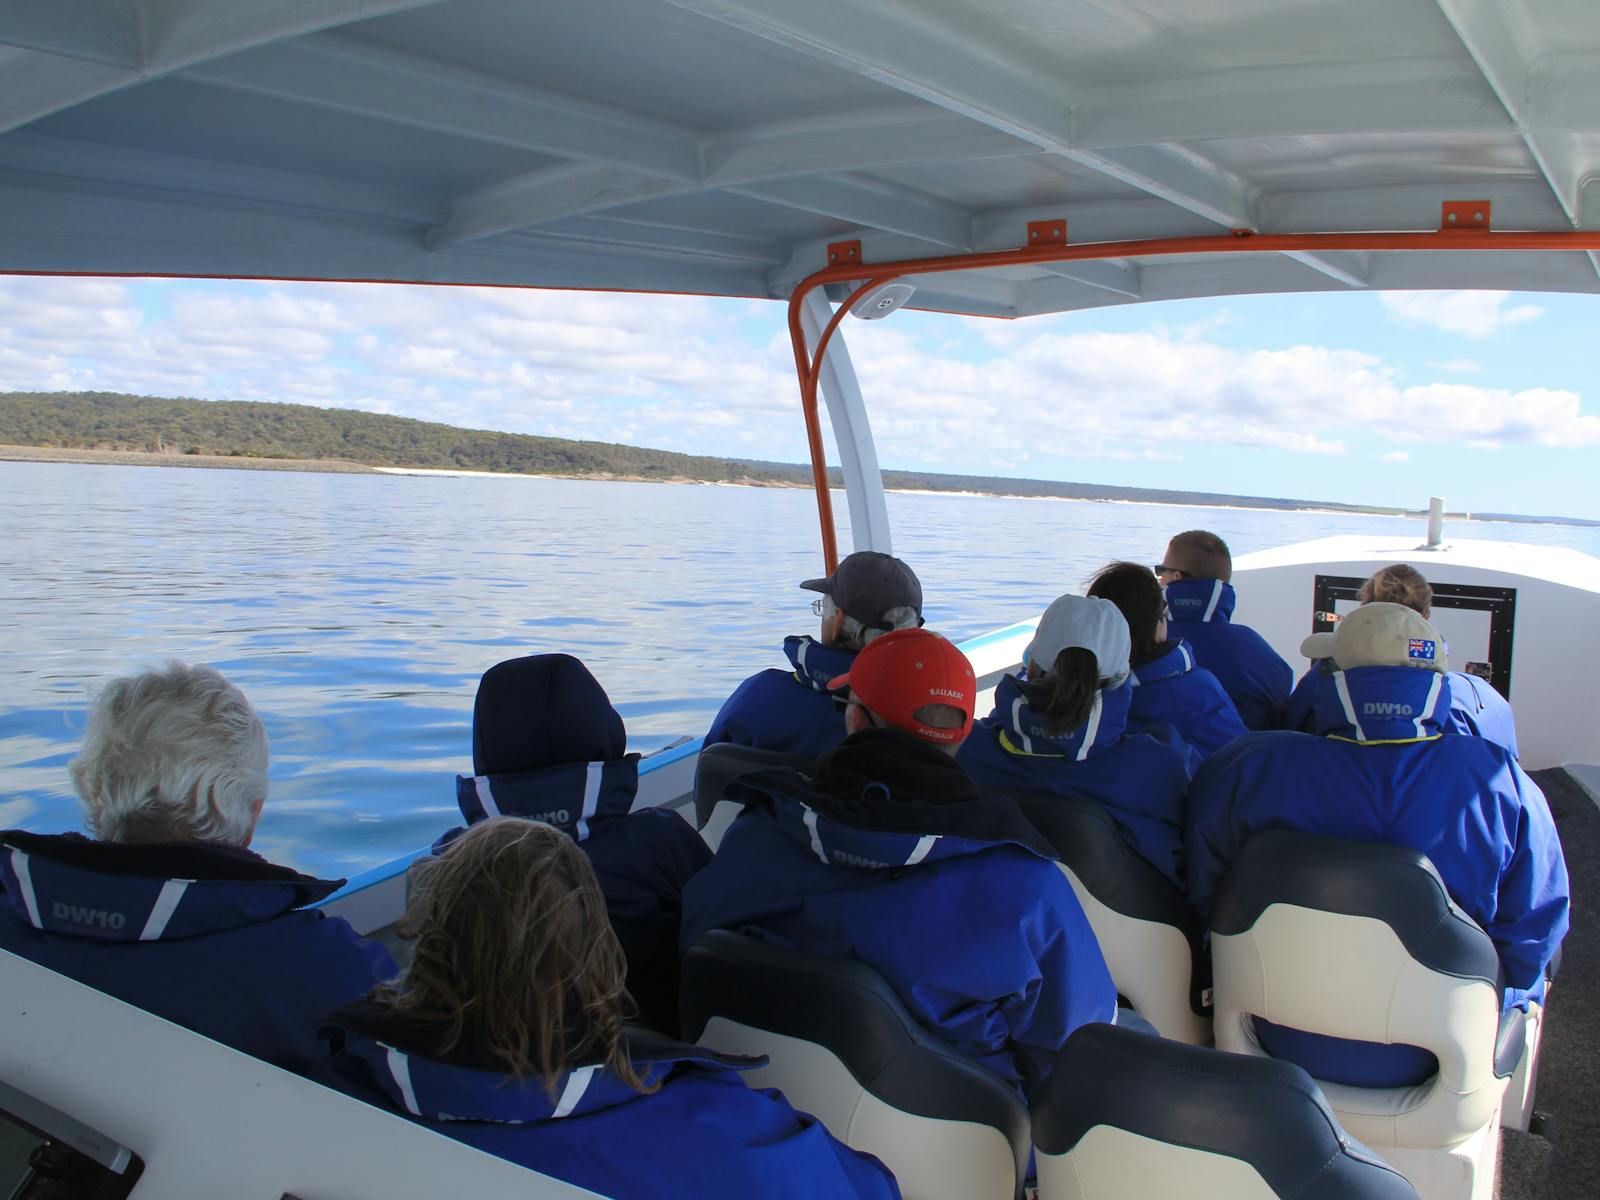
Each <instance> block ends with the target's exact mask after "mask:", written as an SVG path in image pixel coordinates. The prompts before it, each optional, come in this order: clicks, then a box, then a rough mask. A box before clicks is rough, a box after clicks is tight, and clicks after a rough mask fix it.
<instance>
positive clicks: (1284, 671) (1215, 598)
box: [1166, 579, 1294, 729]
mask: <svg viewBox="0 0 1600 1200" xmlns="http://www.w3.org/2000/svg"><path fill="white" fill-rule="evenodd" d="M1166 594H1167V607H1168V608H1169V609H1171V610H1172V615H1171V616H1170V617H1169V618H1168V619H1167V629H1168V631H1169V632H1170V633H1171V635H1172V636H1173V637H1175V638H1182V639H1183V640H1184V641H1185V642H1187V643H1188V644H1189V649H1190V650H1191V651H1193V653H1194V658H1195V662H1196V663H1198V664H1199V665H1200V666H1202V667H1204V668H1205V669H1206V670H1208V671H1210V672H1211V673H1212V674H1213V675H1215V676H1216V677H1217V682H1218V683H1220V684H1221V685H1222V690H1223V691H1225V692H1227V693H1228V696H1229V698H1230V699H1232V700H1233V705H1234V707H1235V708H1236V709H1238V710H1239V719H1240V720H1241V721H1243V722H1244V723H1245V727H1246V728H1248V729H1277V728H1278V727H1279V724H1280V722H1281V721H1282V719H1283V706H1284V703H1285V701H1287V700H1288V699H1289V687H1290V685H1291V684H1292V683H1294V672H1293V671H1292V670H1291V669H1290V668H1289V664H1288V663H1286V662H1284V661H1283V659H1282V658H1280V657H1278V652H1277V651H1276V650H1274V649H1273V648H1272V647H1271V646H1269V645H1267V640H1266V638H1264V637H1262V636H1261V635H1260V634H1259V633H1257V632H1256V631H1255V630H1254V629H1251V628H1250V627H1249V626H1248V625H1234V624H1232V622H1231V618H1232V616H1233V605H1234V599H1235V597H1234V592H1233V587H1232V585H1231V584H1226V583H1223V582H1222V580H1220V579H1175V580H1173V581H1172V582H1171V583H1169V584H1167V586H1166Z"/></svg>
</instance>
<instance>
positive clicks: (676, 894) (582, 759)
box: [434, 654, 711, 1031]
mask: <svg viewBox="0 0 1600 1200" xmlns="http://www.w3.org/2000/svg"><path fill="white" fill-rule="evenodd" d="M626 746H627V732H626V731H625V730H624V728H623V724H622V717H621V716H620V715H619V714H618V713H617V711H616V709H615V708H613V707H612V706H611V701H610V700H609V699H608V698H607V696H606V693H605V689H603V688H602V687H601V686H600V684H599V682H598V681H597V680H596V679H595V678H594V676H593V675H591V674H590V673H589V671H588V669H587V668H586V667H584V665H583V664H582V663H581V662H579V661H578V660H577V659H575V658H572V657H571V656H569V655H565V654H540V655H534V656H532V657H529V658H520V659H512V660H510V661H508V662H503V663H500V664H499V665H497V666H496V667H494V668H492V669H491V670H490V671H489V672H487V673H486V674H485V675H484V677H483V681H482V683H480V684H479V686H478V697H477V701H476V703H475V705H474V707H473V714H472V763H473V771H474V774H472V775H468V776H458V777H457V779H456V803H457V804H458V805H459V806H460V808H461V815H462V816H463V817H465V818H466V819H467V823H468V824H469V825H471V824H474V823H476V822H478V821H481V820H483V819H484V818H485V817H493V816H500V815H502V814H503V815H506V816H517V817H527V818H529V819H531V820H535V821H543V822H545V823H546V824H548V825H554V826H555V827H556V828H558V829H560V830H562V831H563V832H564V833H566V834H567V835H568V836H569V837H571V838H573V839H574V840H576V841H577V842H578V844H579V845H580V846H582V847H583V850H584V853H585V854H586V855H588V858H589V863H590V865H591V866H592V867H593V868H594V873H595V876H596V877H597V878H598V880H599V882H600V890H601V891H602V892H604V893H605V898H606V913H607V915H609V916H610V918H611V927H612V928H613V929H614V930H615V931H616V934H617V940H618V941H620V942H621V943H622V949H623V952H624V953H625V954H626V955H627V958H628V991H629V993H630V994H631V995H632V996H633V998H634V1000H635V1001H636V1002H637V1003H638V1005H639V1013H640V1019H641V1020H643V1021H644V1022H645V1023H646V1024H649V1025H652V1026H654V1027H655V1028H658V1029H668V1030H673V1031H676V1029H677V1027H678V1015H677V1014H678V915H679V911H680V905H681V897H682V894H683V885H684V883H685V881H687V880H688V878H689V877H690V876H691V875H693V874H694V873H695V872H696V871H698V870H699V869H700V868H701V867H703V866H705V864H706V863H708V862H710V861H711V851H710V849H709V848H708V847H707V846H706V844H705V841H704V840H703V839H702V838H701V837H700V835H699V834H698V833H696V832H695V830H694V829H693V828H692V827H691V826H690V825H689V823H688V822H687V821H685V820H684V819H683V818H682V817H680V816H678V815H677V814H676V813H670V812H663V811H661V810H659V809H655V808H643V809H640V810H639V811H637V812H635V811H633V804H634V799H635V794H636V792H637V789H638V786H639V756H638V755H637V754H626V753H624V751H625V749H626ZM591 760H592V761H591ZM461 833H462V830H461V829H459V828H457V829H452V830H450V831H449V832H448V833H446V834H445V835H444V836H443V837H441V838H440V839H439V840H438V841H437V842H436V843H435V844H434V850H435V852H438V851H440V850H442V849H444V847H445V846H447V845H449V843H450V842H452V841H454V840H455V838H457V837H458V836H460V834H461Z"/></svg>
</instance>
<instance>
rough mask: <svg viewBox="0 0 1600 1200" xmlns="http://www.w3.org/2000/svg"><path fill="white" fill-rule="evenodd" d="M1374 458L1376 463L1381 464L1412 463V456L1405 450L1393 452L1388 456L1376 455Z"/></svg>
mask: <svg viewBox="0 0 1600 1200" xmlns="http://www.w3.org/2000/svg"><path fill="white" fill-rule="evenodd" d="M1372 457H1373V460H1374V461H1376V462H1381V463H1407V462H1410V461H1411V455H1410V454H1408V453H1407V452H1406V451H1404V450H1391V451H1389V453H1387V454H1374V455H1373V456H1372Z"/></svg>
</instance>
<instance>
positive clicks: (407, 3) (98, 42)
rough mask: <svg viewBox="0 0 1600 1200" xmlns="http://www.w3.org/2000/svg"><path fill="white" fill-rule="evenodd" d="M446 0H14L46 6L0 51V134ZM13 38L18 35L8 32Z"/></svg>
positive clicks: (15, 5) (27, 6) (26, 6)
mask: <svg viewBox="0 0 1600 1200" xmlns="http://www.w3.org/2000/svg"><path fill="white" fill-rule="evenodd" d="M438 2H439V0H143V2H142V3H141V2H139V0H129V3H126V4H122V5H112V4H107V3H103V2H101V3H90V2H89V0H60V2H58V0H48V2H46V3H28V2H27V0H11V2H10V3H8V4H7V6H6V8H7V12H6V16H7V21H6V25H7V28H8V29H9V28H10V27H11V26H12V25H13V23H14V22H13V20H12V17H13V12H12V10H15V9H20V10H23V12H24V13H27V12H30V11H33V10H41V11H42V12H43V13H44V15H42V16H39V17H37V18H35V19H33V20H31V21H24V22H23V23H22V24H21V25H20V28H21V29H23V30H25V31H26V32H24V33H21V34H18V35H15V36H16V37H17V38H18V40H22V41H26V42H28V43H29V45H27V46H23V47H20V48H15V47H14V48H11V49H8V50H6V51H4V52H3V53H0V73H3V74H4V77H5V79H6V83H7V85H8V86H7V87H6V88H5V90H4V91H3V92H0V133H5V132H9V131H10V130H12V129H17V128H20V127H21V126H23V125H27V124H29V123H30V122H33V121H37V120H39V119H40V118H42V117H47V116H49V115H51V114H52V113H57V112H61V111H63V110H65V109H69V108H73V107H75V106H77V105H79V104H84V103H87V102H88V101H90V100H94V99H96V98H98V97H100V96H106V95H110V94H111V93H113V92H116V91H120V90H121V89H123V88H125V87H130V86H132V85H133V84H136V83H142V82H144V81H145V80H147V79H154V78H157V77H159V76H162V75H168V74H171V73H172V72H174V71H178V70H181V69H183V68H184V67H187V66H192V65H194V64H196V63H201V62H205V61H207V60H209V59H213V58H220V57H222V56H224V55H229V54H235V53H237V52H239V51H241V50H246V49H248V48H250V47H251V46H256V45H261V44H263V43H268V42H276V41H280V40H282V39H284V38H291V37H297V36H300V35H302V34H307V33H315V32H317V31H320V30H324V29H330V28H334V27H336V26H339V25H345V24H348V23H350V22H352V21H364V20H367V19H369V18H372V17H380V16H383V15H385V14H386V13H393V12H401V11H404V10H406V9H412V8H420V7H423V6H425V5H428V4H436V3H438ZM7 36H8V38H10V37H11V36H13V35H11V34H8V35H7Z"/></svg>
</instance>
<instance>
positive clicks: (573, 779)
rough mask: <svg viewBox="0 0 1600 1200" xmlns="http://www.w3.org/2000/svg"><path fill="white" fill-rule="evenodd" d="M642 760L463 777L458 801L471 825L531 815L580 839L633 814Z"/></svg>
mask: <svg viewBox="0 0 1600 1200" xmlns="http://www.w3.org/2000/svg"><path fill="white" fill-rule="evenodd" d="M638 787H639V756H638V755H637V754H630V755H628V756H627V757H625V758H618V759H612V760H611V761H609V762H599V763H562V764H560V765H558V766H554V767H541V768H540V769H539V770H537V771H527V772H524V773H523V774H521V775H458V776H457V777H456V803H457V804H458V805H460V807H461V815H462V816H464V817H465V818H466V819H467V824H469V825H471V824H474V823H476V822H478V821H481V820H483V819H484V818H485V817H498V816H501V815H502V814H503V815H506V816H514V817H527V818H529V819H530V820H534V821H543V822H545V823H546V824H547V825H554V826H555V827H556V828H557V829H560V830H562V831H563V832H565V833H566V834H567V835H568V836H569V837H571V838H573V839H574V840H576V841H580V842H581V841H584V840H586V839H587V838H588V836H589V834H590V833H591V832H592V831H593V826H594V825H595V824H597V823H603V822H605V821H608V820H612V819H614V818H617V817H625V816H627V815H628V813H630V812H631V811H633V799H634V794H635V793H636V792H637V791H638Z"/></svg>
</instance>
